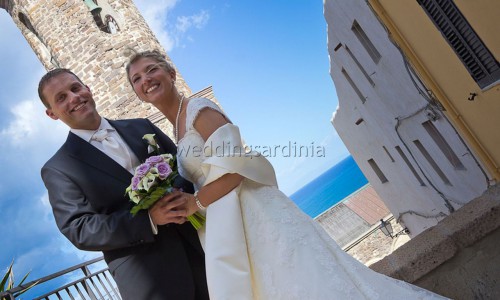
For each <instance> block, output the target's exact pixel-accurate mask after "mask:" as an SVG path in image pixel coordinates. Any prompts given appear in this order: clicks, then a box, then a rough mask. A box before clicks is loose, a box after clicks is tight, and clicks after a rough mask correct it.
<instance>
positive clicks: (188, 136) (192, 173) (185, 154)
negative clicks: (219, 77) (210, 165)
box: [177, 98, 229, 190]
mask: <svg viewBox="0 0 500 300" xmlns="http://www.w3.org/2000/svg"><path fill="white" fill-rule="evenodd" d="M203 109H213V110H215V111H218V112H220V113H221V114H222V115H224V116H225V114H224V112H223V111H222V110H221V109H220V108H219V107H218V106H217V104H215V103H214V102H212V101H210V100H208V99H205V98H194V99H191V100H189V102H188V105H187V108H186V133H185V134H184V137H182V139H181V140H180V141H179V143H178V145H177V147H178V151H177V161H178V164H179V166H178V168H179V174H180V175H181V176H182V177H184V178H186V179H187V180H189V181H191V182H192V183H193V184H194V185H195V189H196V190H198V189H199V188H200V187H201V186H202V184H203V182H205V179H206V178H205V177H204V175H203V172H202V169H201V163H202V162H203V161H204V160H205V159H206V158H207V156H208V154H209V153H205V151H203V150H204V146H205V141H204V140H203V138H202V137H201V135H200V133H199V132H198V131H197V130H196V129H195V128H194V121H195V120H196V117H198V114H199V113H200V112H201V111H202V110H203ZM226 118H227V117H226ZM228 120H229V119H228Z"/></svg>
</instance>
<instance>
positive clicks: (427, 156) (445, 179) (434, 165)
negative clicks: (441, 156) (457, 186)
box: [413, 140, 452, 185]
mask: <svg viewBox="0 0 500 300" xmlns="http://www.w3.org/2000/svg"><path fill="white" fill-rule="evenodd" d="M413 143H414V144H415V146H417V148H418V150H420V153H422V155H423V156H424V157H425V159H427V161H428V162H429V164H430V165H431V167H432V168H433V169H434V171H436V173H437V174H438V175H439V177H441V180H443V182H444V183H445V184H447V185H452V184H451V182H450V180H448V177H446V175H445V174H444V172H443V171H442V170H441V169H440V168H439V166H438V164H437V163H436V161H435V160H434V158H432V156H431V155H430V153H429V152H428V151H427V149H425V147H424V145H422V143H420V141H419V140H414V141H413Z"/></svg>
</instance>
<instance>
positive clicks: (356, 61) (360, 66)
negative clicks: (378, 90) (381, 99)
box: [345, 46, 375, 86]
mask: <svg viewBox="0 0 500 300" xmlns="http://www.w3.org/2000/svg"><path fill="white" fill-rule="evenodd" d="M345 50H346V51H347V53H348V54H349V56H350V57H351V58H352V60H353V61H354V62H355V63H356V65H357V66H358V68H359V69H360V70H361V72H362V73H363V75H365V78H366V80H368V82H369V83H370V84H371V85H372V86H375V82H373V80H372V79H371V77H370V76H369V75H368V73H366V71H365V69H364V68H363V66H362V65H361V64H360V63H359V61H358V59H357V58H356V56H354V54H353V53H352V52H351V49H349V47H347V46H345Z"/></svg>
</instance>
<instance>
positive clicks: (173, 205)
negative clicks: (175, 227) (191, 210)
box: [149, 191, 196, 225]
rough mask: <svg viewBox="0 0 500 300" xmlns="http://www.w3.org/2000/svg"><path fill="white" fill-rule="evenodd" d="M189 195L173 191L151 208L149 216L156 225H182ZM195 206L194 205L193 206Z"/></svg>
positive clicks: (186, 211)
mask: <svg viewBox="0 0 500 300" xmlns="http://www.w3.org/2000/svg"><path fill="white" fill-rule="evenodd" d="M190 196H191V197H192V195H191V194H186V193H182V192H180V191H174V192H172V193H170V194H167V195H165V196H164V197H163V198H161V199H160V200H158V201H157V202H156V203H155V204H154V205H153V206H152V207H151V208H149V215H150V217H151V220H152V221H153V223H154V224H156V225H165V224H169V223H176V224H182V223H184V222H186V217H187V216H188V214H187V213H188V209H187V206H188V199H189V198H190ZM195 205H196V204H195Z"/></svg>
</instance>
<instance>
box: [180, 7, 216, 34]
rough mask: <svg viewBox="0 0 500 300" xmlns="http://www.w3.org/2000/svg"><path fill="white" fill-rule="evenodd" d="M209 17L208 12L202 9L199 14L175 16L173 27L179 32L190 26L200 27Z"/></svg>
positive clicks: (186, 29)
mask: <svg viewBox="0 0 500 300" xmlns="http://www.w3.org/2000/svg"><path fill="white" fill-rule="evenodd" d="M209 19H210V15H209V14H208V12H207V11H205V10H202V11H201V12H200V13H199V14H196V15H192V16H180V17H177V23H176V25H175V28H176V29H177V31H178V32H179V33H184V32H186V31H188V30H189V29H190V28H191V27H196V28H198V29H202V28H203V27H204V26H205V25H206V24H207V22H208V20H209Z"/></svg>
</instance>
